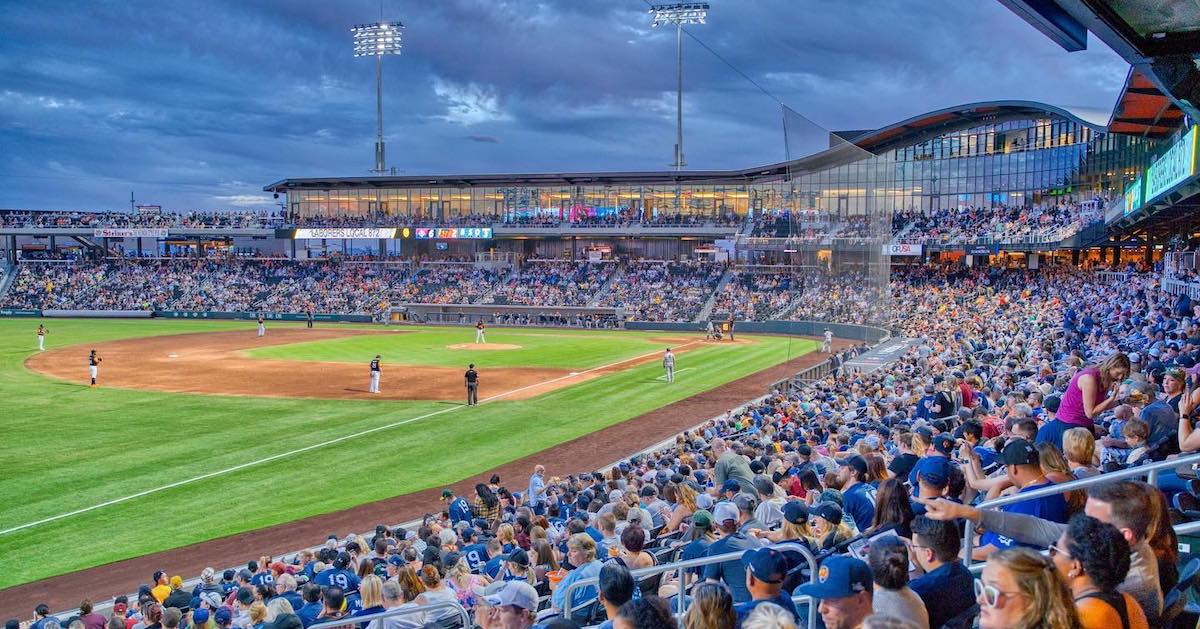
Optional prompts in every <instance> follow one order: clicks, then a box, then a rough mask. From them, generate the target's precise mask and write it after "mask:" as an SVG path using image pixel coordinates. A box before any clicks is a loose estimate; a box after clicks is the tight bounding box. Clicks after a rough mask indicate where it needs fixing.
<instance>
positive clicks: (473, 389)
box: [463, 363, 479, 406]
mask: <svg viewBox="0 0 1200 629" xmlns="http://www.w3.org/2000/svg"><path fill="white" fill-rule="evenodd" d="M463 379H464V380H465V381H466V383H467V406H478V405H479V372H478V371H475V363H471V364H469V365H467V373H465V374H463Z"/></svg>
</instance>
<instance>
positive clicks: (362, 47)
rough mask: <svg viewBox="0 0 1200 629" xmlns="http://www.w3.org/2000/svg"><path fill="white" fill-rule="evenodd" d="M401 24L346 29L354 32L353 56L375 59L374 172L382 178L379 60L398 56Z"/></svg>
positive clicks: (384, 23) (381, 93)
mask: <svg viewBox="0 0 1200 629" xmlns="http://www.w3.org/2000/svg"><path fill="white" fill-rule="evenodd" d="M403 29H404V25H403V24H401V23H400V22H399V21H395V22H383V21H380V22H376V23H374V24H356V25H354V27H353V28H351V29H350V32H352V33H354V56H355V57H375V118H376V122H377V126H376V130H375V170H374V171H373V172H375V173H376V174H379V175H382V174H384V173H385V172H386V171H387V165H386V160H385V159H384V150H383V57H384V55H398V54H400V48H401V44H400V31H401V30H403Z"/></svg>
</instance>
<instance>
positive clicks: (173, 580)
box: [171, 575, 183, 590]
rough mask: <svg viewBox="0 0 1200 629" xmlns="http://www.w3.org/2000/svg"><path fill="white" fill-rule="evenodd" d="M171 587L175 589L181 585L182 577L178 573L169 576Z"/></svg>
mask: <svg viewBox="0 0 1200 629" xmlns="http://www.w3.org/2000/svg"><path fill="white" fill-rule="evenodd" d="M171 587H172V588H174V589H176V590H178V589H179V588H181V587H183V577H181V576H179V575H175V576H173V577H171Z"/></svg>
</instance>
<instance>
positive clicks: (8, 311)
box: [0, 308, 42, 317]
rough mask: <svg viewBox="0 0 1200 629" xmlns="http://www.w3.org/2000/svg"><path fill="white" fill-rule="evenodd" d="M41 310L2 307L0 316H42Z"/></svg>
mask: <svg viewBox="0 0 1200 629" xmlns="http://www.w3.org/2000/svg"><path fill="white" fill-rule="evenodd" d="M40 316H42V311H41V310H30V309H28V308H0V317H40Z"/></svg>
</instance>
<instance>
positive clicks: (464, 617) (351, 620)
mask: <svg viewBox="0 0 1200 629" xmlns="http://www.w3.org/2000/svg"><path fill="white" fill-rule="evenodd" d="M443 609H450V610H454V612H455V615H456V616H458V618H459V620H461V621H462V625H461V627H462V629H470V627H471V615H470V614H468V613H467V610H466V609H465V608H464V607H463V606H462V605H460V604H459V603H458V601H455V602H445V603H432V604H430V605H419V606H417V607H409V608H405V609H393V610H389V611H385V612H379V613H378V614H367V615H366V616H354V617H350V616H347V617H345V618H342V619H340V620H330V621H329V622H323V623H319V624H315V625H309V626H308V629H334V627H355V626H357V625H360V624H366V623H369V622H371V621H372V620H383V619H384V618H396V617H398V616H411V615H413V614H428V613H430V612H437V611H441V610H443Z"/></svg>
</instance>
